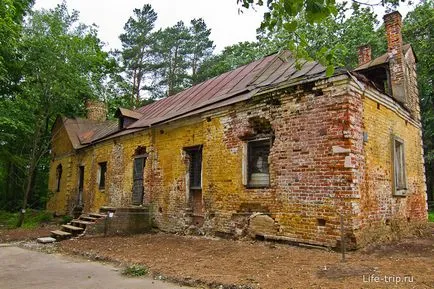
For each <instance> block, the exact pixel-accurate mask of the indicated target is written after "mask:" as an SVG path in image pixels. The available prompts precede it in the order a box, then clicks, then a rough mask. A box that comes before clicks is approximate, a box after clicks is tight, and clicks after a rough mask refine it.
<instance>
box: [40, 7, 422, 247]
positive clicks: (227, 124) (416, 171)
mask: <svg viewBox="0 0 434 289" xmlns="http://www.w3.org/2000/svg"><path fill="white" fill-rule="evenodd" d="M385 25H386V31H387V38H388V46H389V47H388V52H389V54H390V57H391V60H390V72H391V83H392V91H393V98H391V97H390V96H388V95H385V94H382V93H380V92H379V91H378V90H376V89H374V88H373V87H371V86H369V85H368V83H360V82H359V81H358V80H356V79H355V78H354V77H353V76H352V75H350V74H348V73H346V74H340V75H337V76H334V77H330V78H324V79H322V80H316V81H311V82H310V83H309V82H307V83H304V84H299V85H294V86H292V87H289V88H285V89H280V90H276V91H270V92H268V93H262V94H259V95H255V96H254V97H253V98H252V99H249V100H246V101H243V102H239V103H235V104H232V105H228V106H226V107H222V108H219V109H214V110H212V111H209V112H205V113H202V114H199V115H196V116H190V117H186V118H183V119H178V120H174V121H171V122H168V123H164V124H160V125H156V126H152V127H151V128H148V129H144V130H142V131H140V132H135V133H131V134H128V135H124V136H121V137H117V138H115V139H109V140H106V141H103V142H101V143H97V144H95V145H92V146H88V147H85V148H82V149H79V150H78V151H74V149H73V147H72V145H71V142H70V141H69V139H68V134H67V133H66V131H65V130H64V129H63V128H62V122H58V123H56V126H55V128H57V130H55V131H58V133H57V132H56V134H55V137H54V136H53V141H52V144H53V154H52V156H53V160H52V163H51V166H50V180H49V188H50V189H51V190H53V188H55V185H56V167H57V165H58V164H62V167H63V176H64V177H63V179H62V180H61V191H60V192H56V193H54V195H53V197H52V198H51V200H50V202H49V203H48V206H47V207H48V209H50V210H52V211H56V212H58V213H61V214H62V213H69V212H71V210H72V208H73V207H74V205H75V204H76V202H77V193H78V166H84V167H85V175H84V188H83V189H84V191H83V200H84V211H85V212H89V211H98V210H99V208H100V207H101V206H111V207H127V206H129V205H130V204H131V203H132V188H133V163H134V157H135V155H136V153H137V151H138V148H140V151H142V152H146V153H147V154H148V155H147V159H146V163H145V168H144V176H143V179H144V198H143V205H145V207H147V208H150V211H151V212H152V222H153V224H154V225H155V226H157V227H158V228H160V229H162V230H165V231H170V232H186V233H188V232H192V231H200V232H201V233H207V234H216V235H224V236H235V237H238V236H243V235H246V234H253V235H255V234H259V235H260V234H263V235H267V236H268V237H270V236H269V235H272V236H271V238H274V239H279V238H280V239H285V240H291V241H296V242H305V243H310V244H316V245H323V246H332V247H335V246H340V243H341V232H340V217H341V216H342V217H343V220H344V230H345V232H344V233H345V237H346V243H347V247H349V248H355V247H358V246H363V245H365V244H366V243H368V242H370V240H372V239H373V238H375V234H378V233H381V232H390V230H384V227H385V226H386V227H387V226H388V224H391V223H397V222H398V223H406V224H410V225H411V224H413V223H414V222H419V221H423V220H426V217H427V212H426V196H425V191H426V187H425V185H424V183H425V176H424V170H423V153H422V140H421V124H420V112H419V102H418V101H419V100H418V92H417V81H416V70H415V69H416V66H415V63H416V60H415V56H414V54H413V51H412V49H409V50H408V51H406V54H405V55H404V54H403V52H402V37H401V36H400V30H401V15H400V14H399V13H398V12H394V13H391V14H388V15H386V16H385ZM370 60H371V51H370V48H369V47H368V46H363V47H361V48H360V49H359V62H360V64H364V63H366V62H369V61H370ZM100 108H101V109H97V112H96V114H95V115H93V116H92V115H91V116H90V117H93V118H98V117H101V115H102V107H100ZM409 112H410V113H409ZM255 137H256V138H257V139H264V138H269V139H270V151H269V156H268V159H267V160H265V161H267V163H268V170H269V186H265V187H256V188H255V187H249V186H248V181H246V180H247V175H246V174H248V170H247V160H248V157H247V154H248V153H247V150H248V148H249V147H250V145H251V144H250V145H249V144H248V142H249V140H251V139H252V138H255ZM393 137H399V138H400V139H401V140H402V141H403V143H404V148H405V167H406V176H407V184H408V187H407V191H406V194H405V196H395V195H394V186H393V166H392V163H393V159H392V140H393ZM271 140H272V141H271ZM193 146H201V148H202V150H201V151H202V164H201V165H202V171H201V173H202V183H201V188H194V193H193V191H190V189H189V175H188V173H189V161H190V160H189V157H188V154H187V153H186V150H185V149H186V148H191V147H193ZM266 147H268V145H266ZM267 150H268V148H267ZM101 162H107V173H106V182H105V184H106V186H105V188H104V189H103V190H101V189H100V188H99V186H98V169H99V166H98V163H101ZM260 172H261V173H262V171H260ZM262 175H264V174H262ZM265 176H267V175H266V174H265ZM198 196H199V197H198ZM200 196H202V199H201V198H200ZM258 213H260V214H258ZM257 216H261V217H257ZM255 218H257V219H255ZM122 220H124V219H122V218H121V219H119V226H120V227H122V226H124V225H125V222H124V221H122ZM196 224H199V225H197V226H196ZM124 227H125V226H124ZM252 232H254V233H252Z"/></svg>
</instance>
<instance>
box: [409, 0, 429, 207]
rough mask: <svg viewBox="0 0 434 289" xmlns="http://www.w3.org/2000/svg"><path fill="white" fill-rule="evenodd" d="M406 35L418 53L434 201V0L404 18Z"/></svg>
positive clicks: (421, 102)
mask: <svg viewBox="0 0 434 289" xmlns="http://www.w3.org/2000/svg"><path fill="white" fill-rule="evenodd" d="M403 38H404V40H405V41H406V42H408V43H411V45H412V47H413V49H414V51H415V53H416V55H417V59H418V62H417V73H418V86H419V96H420V105H421V116H422V126H423V141H424V150H425V168H426V176H427V189H428V196H429V199H430V201H433V200H434V177H433V176H434V91H433V85H434V79H433V78H434V63H433V61H434V2H433V1H432V0H429V1H425V2H422V3H421V4H419V5H418V6H417V7H416V8H415V9H414V11H412V12H410V13H408V15H407V17H406V18H405V19H404V30H403Z"/></svg>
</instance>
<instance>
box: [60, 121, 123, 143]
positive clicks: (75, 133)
mask: <svg viewBox="0 0 434 289" xmlns="http://www.w3.org/2000/svg"><path fill="white" fill-rule="evenodd" d="M63 124H64V126H65V129H66V132H67V134H68V136H69V139H70V140H71V143H72V146H73V148H74V149H79V148H82V147H85V146H86V145H88V144H90V143H92V142H93V141H95V140H98V139H101V138H104V137H106V136H108V135H111V134H113V133H115V132H116V131H117V130H118V124H117V121H104V122H99V121H94V120H90V119H85V118H66V117H64V118H63Z"/></svg>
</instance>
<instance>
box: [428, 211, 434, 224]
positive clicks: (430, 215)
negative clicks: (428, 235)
mask: <svg viewBox="0 0 434 289" xmlns="http://www.w3.org/2000/svg"><path fill="white" fill-rule="evenodd" d="M428 220H429V221H430V222H434V211H430V212H428Z"/></svg>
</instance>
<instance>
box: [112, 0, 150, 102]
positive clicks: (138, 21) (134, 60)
mask: <svg viewBox="0 0 434 289" xmlns="http://www.w3.org/2000/svg"><path fill="white" fill-rule="evenodd" d="M156 20H157V13H155V11H154V10H153V9H152V7H151V5H149V4H145V5H143V7H142V9H134V16H133V17H130V18H129V19H128V21H127V23H126V24H125V26H124V30H125V32H124V33H123V34H121V35H120V36H119V38H120V40H121V41H122V51H121V52H118V54H120V56H121V57H120V58H121V62H122V64H123V72H125V73H126V76H127V77H128V80H129V86H130V88H127V87H125V85H121V88H123V89H124V90H125V89H129V90H130V91H131V96H132V101H131V104H134V105H136V106H138V105H139V104H140V100H141V92H142V90H146V89H148V88H147V87H146V81H147V80H146V77H147V76H148V75H149V74H150V73H151V70H152V68H153V65H152V61H151V58H152V54H151V53H152V52H151V49H150V47H151V44H152V42H153V41H154V39H153V33H152V30H153V29H154V25H155V21H156ZM127 83H128V82H127Z"/></svg>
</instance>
